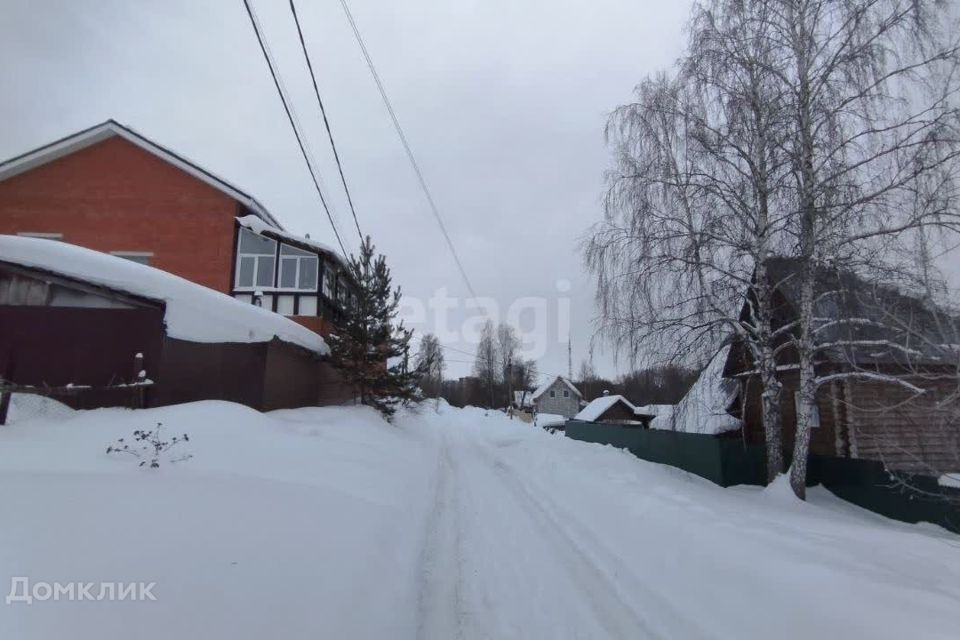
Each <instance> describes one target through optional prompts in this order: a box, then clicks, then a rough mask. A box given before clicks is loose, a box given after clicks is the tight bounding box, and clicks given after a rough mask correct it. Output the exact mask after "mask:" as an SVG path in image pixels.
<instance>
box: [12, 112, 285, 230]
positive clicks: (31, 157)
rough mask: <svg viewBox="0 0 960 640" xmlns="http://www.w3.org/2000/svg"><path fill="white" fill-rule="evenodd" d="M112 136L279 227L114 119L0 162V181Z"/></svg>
mask: <svg viewBox="0 0 960 640" xmlns="http://www.w3.org/2000/svg"><path fill="white" fill-rule="evenodd" d="M112 137H119V138H122V139H124V140H126V141H127V142H129V143H130V144H132V145H135V146H137V147H139V148H141V149H143V150H144V151H146V152H148V153H150V154H153V155H155V156H157V157H158V158H160V159H161V160H163V161H165V162H166V163H168V164H171V165H173V166H175V167H177V168H178V169H180V170H181V171H183V172H185V173H187V174H189V175H191V176H192V177H194V178H196V179H197V180H200V181H202V182H204V183H206V184H208V185H209V186H211V187H213V188H214V189H217V190H218V191H221V192H222V193H224V194H225V195H227V196H229V197H230V198H232V199H234V200H236V201H237V202H239V203H240V204H242V205H243V207H244V208H246V209H247V210H249V211H250V212H251V213H253V214H255V215H257V216H259V217H260V218H262V219H263V220H265V221H266V222H268V223H270V224H271V225H272V226H274V227H276V228H278V229H282V228H283V227H282V226H281V225H280V223H279V222H278V221H277V220H276V219H275V218H274V217H273V216H272V215H271V214H270V212H269V211H267V210H266V208H265V207H264V206H263V205H262V204H260V203H259V202H258V201H257V200H256V198H254V197H252V196H250V195H249V194H247V193H244V192H243V191H241V190H240V189H238V188H237V187H235V186H234V185H232V184H230V183H229V182H227V181H226V180H224V179H223V178H220V177H219V176H217V175H215V174H213V173H211V172H210V171H207V170H206V169H204V168H202V167H200V166H199V165H197V164H195V163H193V162H192V161H190V160H188V159H187V158H185V157H183V156H181V155H179V154H177V153H176V152H174V151H172V150H170V149H168V148H166V147H163V146H161V145H159V144H157V143H156V142H153V141H152V140H150V139H148V138H146V137H144V136H142V135H140V134H139V133H137V132H136V131H134V130H133V129H131V128H129V127H126V126H124V125H122V124H120V123H118V122H116V121H115V120H107V121H106V122H102V123H100V124H98V125H95V126H93V127H90V128H89V129H84V130H83V131H79V132H77V133H74V134H71V135H69V136H66V137H64V138H61V139H59V140H56V141H54V142H51V143H49V144H47V145H44V146H42V147H38V148H37V149H34V150H32V151H28V152H27V153H24V154H21V155H19V156H16V157H15V158H11V159H10V160H7V161H5V162H3V163H0V182H2V181H4V180H7V179H9V178H12V177H14V176H17V175H19V174H21V173H25V172H28V171H31V170H33V169H35V168H37V167H41V166H43V165H45V164H47V163H50V162H54V161H56V160H59V159H60V158H63V157H65V156H69V155H71V154H73V153H76V152H78V151H81V150H83V149H85V148H87V147H89V146H92V145H95V144H97V143H99V142H103V141H104V140H108V139H110V138H112Z"/></svg>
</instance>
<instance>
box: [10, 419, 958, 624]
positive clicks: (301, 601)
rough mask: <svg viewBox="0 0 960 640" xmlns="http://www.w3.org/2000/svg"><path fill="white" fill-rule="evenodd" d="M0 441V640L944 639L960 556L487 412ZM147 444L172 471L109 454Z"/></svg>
mask: <svg viewBox="0 0 960 640" xmlns="http://www.w3.org/2000/svg"><path fill="white" fill-rule="evenodd" d="M36 413H37V407H36V406H35V405H31V404H30V403H18V404H17V406H16V407H15V411H14V413H13V421H12V425H11V426H9V427H3V428H0V503H2V504H3V514H4V515H3V523H2V526H0V582H3V584H4V587H5V588H6V590H7V591H8V590H9V587H8V586H7V581H9V580H10V578H11V577H18V576H22V577H28V578H29V579H30V581H31V583H32V584H33V583H37V582H48V583H53V582H61V583H66V582H72V581H77V582H97V583H99V582H110V581H117V582H125V583H129V582H139V581H143V582H147V583H149V582H155V583H156V587H155V588H154V589H153V591H152V593H153V595H154V596H155V597H156V601H146V602H130V601H112V602H111V601H107V600H104V601H86V600H84V601H65V600H60V601H53V600H47V601H44V602H34V603H33V604H29V605H28V604H26V603H23V602H14V603H11V604H3V603H2V601H0V638H3V639H6V638H10V639H16V640H29V639H34V638H43V639H47V638H61V637H70V638H81V639H83V638H91V639H92V638H96V639H104V638H106V639H111V638H142V639H152V638H156V639H168V638H206V639H213V638H225V639H230V640H243V639H247V638H249V639H258V640H259V639H262V638H284V639H296V638H376V639H381V638H391V639H394V638H438V639H443V640H446V639H452V638H544V639H547V638H549V639H551V640H552V639H555V638H630V639H641V638H738V639H743V638H812V637H847V638H854V637H857V638H859V637H870V638H897V639H898V640H900V639H902V638H905V637H909V638H925V639H926V638H955V637H957V630H958V629H960V538H958V537H957V536H954V535H952V534H949V533H947V532H945V531H943V530H941V529H938V528H936V527H933V526H930V525H905V524H900V523H896V522H893V521H889V520H886V519H883V518H881V517H879V516H875V515H873V514H870V513H868V512H866V511H862V510H860V509H857V508H856V507H853V506H851V505H848V504H847V503H844V502H842V501H840V500H838V499H836V498H834V497H832V496H831V495H830V494H828V493H827V492H825V491H823V490H816V489H815V490H813V491H811V499H810V502H809V503H801V502H797V501H795V500H794V499H792V498H791V497H790V495H789V493H788V491H787V489H786V487H784V486H774V487H771V488H770V489H766V490H763V489H758V488H733V489H721V488H719V487H716V486H714V485H712V484H710V483H708V482H706V481H704V480H701V479H700V478H697V477H693V476H690V475H688V474H685V473H683V472H681V471H679V470H676V469H673V468H669V467H663V466H660V465H656V464H652V463H648V462H645V461H642V460H638V459H636V458H634V457H632V456H630V455H629V454H627V453H624V452H622V451H618V450H615V449H612V448H610V447H603V446H599V445H594V444H588V443H583V442H577V441H573V440H569V439H566V438H564V437H563V436H561V435H553V434H549V433H547V432H545V431H543V430H541V429H536V428H534V427H532V426H531V425H529V424H526V423H523V422H521V421H519V420H513V421H511V420H509V419H508V418H507V417H506V416H503V415H502V414H499V413H497V412H489V413H486V412H484V411H482V410H479V409H464V410H457V409H450V408H448V407H441V409H440V411H439V412H435V411H433V410H432V409H428V410H425V411H424V412H423V413H422V414H421V415H419V416H413V415H407V416H403V417H401V418H400V419H399V420H398V422H397V424H396V426H391V425H388V424H386V423H384V422H383V421H382V420H381V419H380V418H379V417H378V416H377V415H375V414H374V413H372V412H371V411H369V410H366V409H363V408H323V409H300V410H293V411H278V412H273V413H269V414H260V413H257V412H255V411H252V410H250V409H247V408H245V407H242V406H238V405H234V404H229V403H223V402H201V403H194V404H188V405H181V406H174V407H167V408H163V409H152V410H142V411H130V410H120V409H110V410H99V411H89V412H77V413H71V412H69V411H65V410H63V411H60V410H50V409H47V410H45V411H44V412H43V413H42V415H39V416H37V417H34V418H33V419H31V416H32V415H34V414H36ZM157 422H163V423H164V425H165V427H166V428H167V429H168V430H169V431H170V433H171V435H172V434H173V433H180V432H184V431H185V432H187V433H188V434H189V435H190V442H189V443H187V444H186V446H185V448H184V450H183V452H189V453H192V454H193V455H194V457H193V458H192V459H191V460H189V461H186V462H182V463H177V464H163V466H161V468H160V469H157V470H149V469H142V468H139V467H137V466H136V463H135V461H133V460H128V459H123V458H116V457H111V456H107V455H106V453H105V449H106V446H107V445H108V444H110V443H111V442H112V441H113V440H115V439H117V438H120V437H125V436H129V434H130V433H131V432H132V431H133V430H134V429H137V428H150V427H152V426H154V425H155V424H156V423H157Z"/></svg>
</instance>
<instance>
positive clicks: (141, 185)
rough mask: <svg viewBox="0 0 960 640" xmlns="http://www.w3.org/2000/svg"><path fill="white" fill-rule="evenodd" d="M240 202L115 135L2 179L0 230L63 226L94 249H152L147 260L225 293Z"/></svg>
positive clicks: (66, 235)
mask: <svg viewBox="0 0 960 640" xmlns="http://www.w3.org/2000/svg"><path fill="white" fill-rule="evenodd" d="M238 206H239V205H238V203H237V202H236V201H235V200H233V199H232V198H230V197H229V196H227V195H226V194H224V193H223V192H221V191H219V190H217V189H215V188H213V187H211V186H210V185H208V184H206V183H205V182H203V181H201V180H198V179H196V178H194V177H193V176H191V175H190V174H188V173H186V172H184V171H182V170H180V169H178V168H177V167H175V166H173V165H171V164H169V163H167V162H166V161H164V160H162V159H160V158H158V157H157V156H155V155H153V154H151V153H149V152H147V151H144V150H143V149H141V148H139V147H138V146H136V145H134V144H132V143H130V142H127V141H126V140H124V139H123V138H120V137H113V138H108V139H107V140H104V141H102V142H98V143H96V144H94V145H91V146H90V147H87V148H85V149H81V150H80V151H77V152H75V153H73V154H71V155H68V156H65V157H63V158H59V159H57V160H54V161H52V162H50V163H47V164H45V165H42V166H40V167H37V168H35V169H33V170H30V171H27V172H25V173H22V174H19V175H16V176H13V177H12V178H9V179H7V180H4V181H2V182H0V233H6V234H15V233H17V232H45V233H61V234H63V239H64V241H66V242H70V243H73V244H77V245H80V246H83V247H87V248H90V249H96V250H98V251H105V252H109V251H150V252H153V254H154V257H153V259H152V262H151V265H152V266H155V267H158V268H160V269H163V270H165V271H169V272H171V273H175V274H177V275H179V276H182V277H184V278H186V279H187V280H191V281H193V282H196V283H198V284H202V285H205V286H208V287H211V288H213V289H216V290H218V291H222V292H224V293H229V292H230V290H231V289H230V285H231V282H230V274H231V270H232V266H233V234H234V217H235V216H236V215H237V213H238V212H239V210H238Z"/></svg>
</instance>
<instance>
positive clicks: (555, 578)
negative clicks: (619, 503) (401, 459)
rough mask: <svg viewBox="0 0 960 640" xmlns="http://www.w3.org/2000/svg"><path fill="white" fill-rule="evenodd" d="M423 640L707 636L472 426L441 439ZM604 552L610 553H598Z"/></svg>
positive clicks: (427, 548) (426, 562) (426, 556)
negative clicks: (620, 566) (621, 567)
mask: <svg viewBox="0 0 960 640" xmlns="http://www.w3.org/2000/svg"><path fill="white" fill-rule="evenodd" d="M439 440H440V443H439V453H438V456H437V457H438V461H439V462H438V465H437V474H436V478H435V487H436V493H435V501H434V505H433V508H432V510H431V512H430V518H429V519H428V525H427V535H426V537H425V541H426V542H425V545H424V548H423V551H422V558H423V561H422V562H423V565H422V566H423V584H422V588H421V591H420V594H421V597H420V601H419V612H420V624H419V627H418V634H417V636H418V637H419V638H519V637H524V636H525V635H527V634H528V633H529V632H530V630H531V629H536V630H537V632H538V634H542V637H575V638H661V637H683V638H699V637H704V636H705V634H704V632H703V631H702V630H700V629H698V628H696V626H695V625H693V624H691V623H690V622H689V620H688V619H687V618H685V617H684V615H683V614H682V612H680V611H679V610H677V609H676V608H675V607H674V606H673V605H671V604H670V603H669V602H667V601H665V600H664V599H663V598H662V597H660V596H658V595H657V594H656V592H655V591H652V590H650V589H646V588H645V587H644V585H643V581H642V579H641V578H640V577H639V576H636V575H633V574H632V572H629V571H623V570H620V571H616V572H614V573H610V572H605V571H604V570H603V569H602V568H601V567H609V566H611V563H610V561H613V563H614V565H615V564H616V556H615V554H614V553H612V552H611V550H609V549H605V548H603V545H602V542H601V541H600V540H599V539H598V538H597V537H596V536H594V535H591V533H590V528H589V526H588V525H585V524H584V523H582V522H578V521H577V520H576V519H575V516H574V515H573V514H572V513H570V511H569V510H564V509H563V508H562V507H561V506H560V505H558V504H557V501H556V500H555V499H554V498H553V497H551V495H550V493H549V492H544V491H536V492H535V491H533V490H531V488H530V486H529V484H528V483H527V482H525V481H524V480H523V479H522V477H521V475H520V473H519V471H518V470H517V469H516V468H515V467H513V466H511V465H509V464H507V463H506V462H505V461H504V459H503V458H502V457H501V456H500V455H499V451H500V450H501V449H503V448H506V447H510V446H511V445H513V444H516V443H515V442H512V441H509V440H507V441H501V442H494V443H493V444H491V443H490V442H489V441H487V440H486V439H484V438H483V437H482V435H480V434H477V433H475V432H473V431H469V430H461V431H455V432H449V431H448V432H443V433H441V434H440V436H439ZM597 555H599V556H606V557H605V558H602V559H601V558H598V557H596V556H597Z"/></svg>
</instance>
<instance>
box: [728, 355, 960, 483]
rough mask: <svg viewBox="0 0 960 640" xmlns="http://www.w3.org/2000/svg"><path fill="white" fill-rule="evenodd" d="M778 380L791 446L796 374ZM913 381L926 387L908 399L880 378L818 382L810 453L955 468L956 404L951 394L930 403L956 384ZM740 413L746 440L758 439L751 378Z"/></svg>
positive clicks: (917, 468) (897, 465)
mask: <svg viewBox="0 0 960 640" xmlns="http://www.w3.org/2000/svg"><path fill="white" fill-rule="evenodd" d="M782 381H783V395H782V397H781V416H782V417H783V429H784V438H783V439H784V447H785V448H786V449H787V450H788V451H792V450H793V443H794V438H795V435H796V428H797V416H796V410H795V407H794V400H793V394H794V392H795V391H796V390H797V388H798V374H797V373H795V372H791V373H788V374H785V375H784V376H783V377H782ZM914 382H915V383H917V384H918V386H922V387H926V388H928V391H927V392H926V393H924V394H923V395H921V396H920V397H918V398H915V399H912V400H911V395H910V392H909V391H908V390H907V389H905V388H904V387H901V386H899V385H896V384H890V383H885V382H882V381H863V380H849V379H848V380H844V381H842V382H837V383H835V384H832V385H825V386H823V387H821V388H820V390H819V391H818V393H817V406H818V408H819V410H820V424H821V426H820V428H819V429H815V430H814V431H813V434H812V437H811V441H810V453H812V454H814V455H823V456H840V457H851V458H862V459H866V460H876V461H880V462H883V463H884V464H885V465H886V466H887V467H888V468H890V469H894V470H901V471H912V472H918V473H924V472H926V473H932V472H935V471H936V472H943V471H944V470H950V469H958V468H960V442H958V439H957V438H958V433H960V430H958V429H957V428H956V426H955V423H954V422H952V421H951V416H956V415H957V412H958V411H960V408H958V406H957V401H956V399H954V400H953V402H952V404H949V403H948V404H947V405H946V406H941V407H939V408H938V407H937V406H936V405H937V404H938V403H940V402H942V401H943V399H944V398H945V397H947V394H948V393H949V392H950V391H951V389H952V390H953V391H954V392H955V391H956V387H955V386H953V387H949V386H942V387H940V388H937V387H936V386H934V385H930V384H923V383H921V382H920V381H917V380H915V381H914ZM745 418H746V419H745V422H744V429H745V434H744V435H745V438H746V440H747V442H748V443H749V444H763V443H764V441H765V438H764V435H763V423H762V419H761V414H760V389H759V383H758V381H757V380H756V379H755V378H754V379H751V380H750V383H749V385H748V393H747V403H746V411H745Z"/></svg>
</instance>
